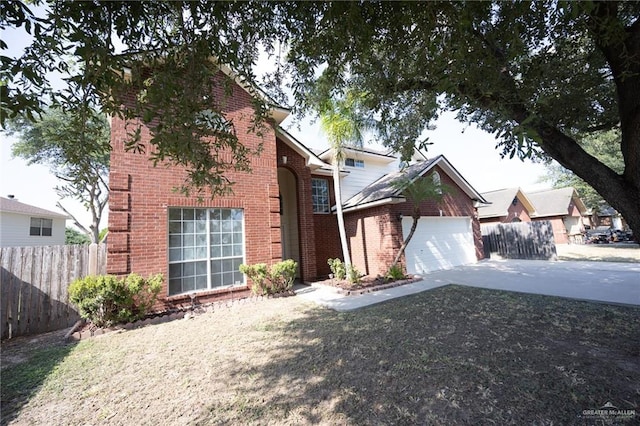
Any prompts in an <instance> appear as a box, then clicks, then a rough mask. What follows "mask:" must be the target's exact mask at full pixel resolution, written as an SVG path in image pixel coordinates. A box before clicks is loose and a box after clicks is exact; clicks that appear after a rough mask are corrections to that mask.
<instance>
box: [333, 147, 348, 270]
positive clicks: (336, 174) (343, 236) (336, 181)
mask: <svg viewBox="0 0 640 426" xmlns="http://www.w3.org/2000/svg"><path fill="white" fill-rule="evenodd" d="M333 189H334V192H335V194H336V216H337V217H338V232H339V233H340V245H341V246H342V257H343V258H344V265H345V266H346V267H347V268H349V267H350V266H351V256H350V255H349V245H348V244H347V231H346V229H345V227H344V215H343V214H342V190H341V189H340V161H338V160H337V159H336V160H335V161H334V164H333ZM347 271H348V269H347Z"/></svg>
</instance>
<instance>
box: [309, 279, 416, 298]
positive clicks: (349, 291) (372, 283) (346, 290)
mask: <svg viewBox="0 0 640 426" xmlns="http://www.w3.org/2000/svg"><path fill="white" fill-rule="evenodd" d="M421 279H422V278H420V277H415V276H412V275H408V276H406V277H405V278H404V279H402V280H395V281H389V280H387V279H385V278H383V277H381V276H376V277H372V276H365V277H362V279H361V281H360V282H359V283H351V282H350V281H348V280H337V279H335V278H329V279H326V280H323V281H315V282H313V283H312V284H311V285H319V286H329V287H334V288H335V289H336V291H337V292H338V293H339V294H342V295H345V296H357V295H359V294H365V293H371V292H374V291H380V290H386V289H388V288H393V287H398V286H401V285H405V284H410V283H414V282H417V281H420V280H421Z"/></svg>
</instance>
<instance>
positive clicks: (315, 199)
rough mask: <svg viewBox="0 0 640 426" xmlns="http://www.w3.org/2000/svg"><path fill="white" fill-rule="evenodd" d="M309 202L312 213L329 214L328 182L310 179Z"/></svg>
mask: <svg viewBox="0 0 640 426" xmlns="http://www.w3.org/2000/svg"><path fill="white" fill-rule="evenodd" d="M311 200H312V203H313V212H314V213H329V182H327V180H326V179H311Z"/></svg>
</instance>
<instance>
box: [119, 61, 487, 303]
mask: <svg viewBox="0 0 640 426" xmlns="http://www.w3.org/2000/svg"><path fill="white" fill-rule="evenodd" d="M222 73H223V71H221V73H220V74H219V75H218V76H216V78H220V79H224V78H226V77H230V78H232V79H234V76H233V75H232V74H231V73H229V72H224V74H222ZM225 75H226V76H225ZM234 80H235V84H234V85H232V88H231V89H232V94H233V95H232V96H233V98H232V101H233V102H228V103H227V104H228V105H229V108H228V110H226V111H224V114H225V116H226V118H227V119H228V120H233V123H234V125H235V128H236V134H237V135H238V137H239V139H240V142H241V143H242V144H244V145H245V146H246V147H248V148H249V149H255V148H257V147H258V146H259V145H262V153H261V154H260V156H259V157H254V158H252V159H251V166H252V169H253V172H252V173H251V174H247V173H243V172H235V171H232V172H229V173H228V174H227V177H228V178H229V179H230V180H231V181H233V182H234V187H233V194H231V195H228V196H224V197H215V198H213V199H211V198H209V197H207V196H206V195H205V196H204V197H198V196H197V195H196V196H191V197H186V196H184V195H182V194H180V193H177V192H175V191H174V190H173V189H174V188H175V187H178V186H180V185H181V184H183V183H184V179H185V177H186V173H185V171H184V170H183V169H180V168H178V167H154V166H153V162H151V161H149V155H151V152H152V151H153V150H152V149H146V150H145V151H144V152H146V154H144V153H139V152H132V151H126V150H125V141H126V138H127V128H126V127H127V122H125V121H124V120H123V119H121V118H119V117H113V118H112V122H111V132H112V133H111V144H112V148H113V149H112V153H111V163H110V164H111V169H110V179H109V184H110V191H111V192H110V202H109V209H110V210H109V245H108V260H107V270H108V273H112V274H117V275H123V274H128V273H131V272H136V273H139V274H142V275H148V274H152V273H158V272H161V273H163V274H164V275H165V277H166V279H167V280H166V281H167V282H166V283H165V287H164V288H163V290H162V292H161V294H160V296H161V300H160V302H159V304H158V305H157V306H156V309H158V310H160V309H167V308H170V307H174V306H182V305H190V304H191V302H192V300H191V297H190V296H191V295H194V294H195V295H196V297H197V298H198V301H200V302H207V301H212V300H217V299H223V298H231V297H241V296H244V295H246V294H247V293H248V291H249V290H248V287H247V285H246V282H245V277H244V275H243V274H241V273H240V272H239V270H238V267H239V265H240V264H241V263H247V264H255V263H267V264H271V263H273V262H277V261H280V260H282V259H294V260H295V261H296V262H298V265H299V268H298V278H299V279H300V280H301V281H304V282H309V281H312V280H314V279H316V278H318V277H326V276H327V275H328V274H329V272H330V271H329V266H328V264H327V259H329V258H336V257H339V258H341V257H342V255H341V249H340V239H339V237H338V228H337V220H336V216H335V214H334V213H332V212H333V208H334V207H335V197H334V191H333V182H332V169H331V165H330V163H329V162H328V161H329V159H330V157H331V153H330V152H325V153H324V154H322V155H321V156H320V157H318V156H317V155H316V154H315V153H314V152H312V151H311V150H310V149H308V148H307V147H306V146H305V145H304V144H302V143H301V142H300V141H298V140H296V139H295V138H294V137H293V136H292V135H290V134H289V133H287V132H286V131H285V130H283V129H282V128H280V127H279V123H280V122H281V121H282V120H283V119H284V118H285V117H286V116H287V114H288V111H287V110H285V109H283V108H280V107H273V109H272V111H271V113H272V119H273V122H272V126H271V127H270V128H268V129H265V130H264V131H263V132H262V135H261V136H257V135H256V134H254V133H251V132H249V129H250V128H251V125H252V122H251V117H252V114H253V109H252V96H257V94H256V92H255V91H254V90H251V88H247V87H244V86H243V84H242V83H241V82H240V81H239V80H237V79H234ZM221 90H222V89H221ZM149 140H150V134H149V130H148V129H147V128H145V129H143V131H142V134H141V141H142V143H144V144H148V142H149ZM147 148H149V147H148V146H147ZM420 158H421V155H419V154H418V155H416V157H415V158H414V160H418V159H420ZM323 159H325V160H326V161H324V160H323ZM422 160H425V159H424V157H422ZM399 169H400V163H399V161H398V158H396V157H395V156H393V155H390V154H384V153H379V152H375V151H372V150H353V149H352V150H348V152H347V160H346V165H345V167H344V170H343V173H342V179H343V182H344V184H343V186H344V190H343V191H344V192H343V200H346V201H345V204H344V208H345V222H346V227H347V232H348V239H349V244H350V247H351V253H352V257H353V263H354V265H355V266H356V267H357V268H358V269H359V270H360V271H361V272H362V273H364V274H369V275H376V274H383V273H384V272H386V269H387V268H388V266H389V265H390V263H391V261H392V260H393V257H394V256H395V254H396V253H397V250H398V249H399V248H400V245H401V243H402V240H403V235H405V232H407V231H408V229H409V227H410V223H411V218H410V217H409V216H410V214H411V206H410V205H409V203H407V202H405V200H404V198H403V197H402V195H401V194H399V193H398V191H396V190H394V189H392V187H391V186H389V185H390V183H391V182H393V181H394V180H396V179H398V178H399V176H400V172H399ZM405 173H409V174H410V176H412V177H415V178H428V179H436V178H437V179H440V180H441V182H442V183H443V184H445V185H447V187H448V188H451V190H450V192H447V193H446V194H445V196H444V201H443V202H442V203H441V204H440V205H436V204H434V203H433V202H425V203H424V206H422V207H423V209H422V210H423V211H422V214H423V215H424V216H425V217H423V218H422V219H420V226H419V228H418V231H417V233H416V236H415V237H414V239H413V242H412V244H411V245H410V247H409V248H408V249H407V253H406V256H405V259H403V263H404V264H406V267H407V270H408V272H409V273H422V272H426V271H429V270H434V269H441V268H447V267H451V266H455V265H459V264H463V263H469V262H475V261H476V260H478V259H480V258H482V239H481V236H480V226H479V222H478V219H477V214H476V206H477V204H478V203H482V202H484V199H483V198H482V196H481V195H480V194H479V193H477V192H476V191H475V190H474V189H473V188H472V187H471V186H470V185H469V184H468V183H467V182H466V180H464V178H462V176H461V175H460V174H459V173H458V172H457V171H456V170H455V169H454V168H453V166H452V165H451V164H450V163H449V162H448V161H447V160H446V159H445V158H444V157H442V156H439V157H436V158H434V159H431V160H428V161H426V160H425V161H422V162H415V163H414V164H413V165H411V166H410V167H408V168H407V169H406V170H405Z"/></svg>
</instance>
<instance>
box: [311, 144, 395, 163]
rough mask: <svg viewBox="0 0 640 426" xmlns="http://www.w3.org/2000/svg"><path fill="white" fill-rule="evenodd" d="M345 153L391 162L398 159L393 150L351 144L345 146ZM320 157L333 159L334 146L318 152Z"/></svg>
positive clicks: (328, 159) (326, 159) (327, 159)
mask: <svg viewBox="0 0 640 426" xmlns="http://www.w3.org/2000/svg"><path fill="white" fill-rule="evenodd" d="M343 150H344V153H345V155H350V154H351V155H361V156H364V157H369V158H376V159H378V160H380V161H384V162H388V163H391V162H392V161H394V160H395V159H396V156H395V155H394V154H393V152H392V151H390V150H388V151H379V150H376V149H371V148H356V147H351V146H345V147H344V148H343ZM318 157H320V158H321V159H323V160H325V161H331V160H332V157H333V148H327V149H325V150H324V151H322V152H321V153H320V154H318Z"/></svg>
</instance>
